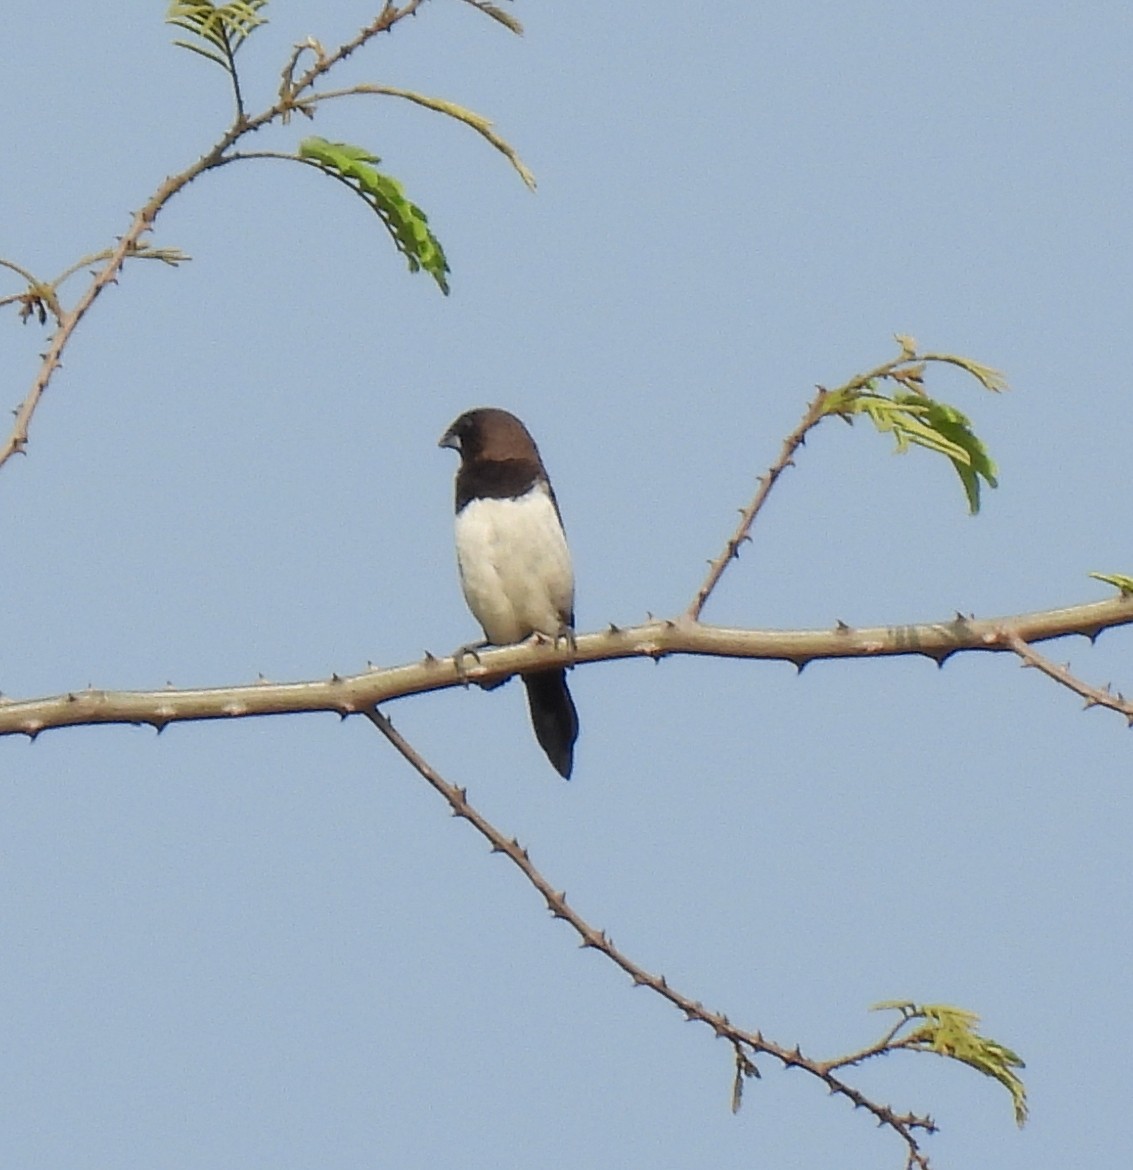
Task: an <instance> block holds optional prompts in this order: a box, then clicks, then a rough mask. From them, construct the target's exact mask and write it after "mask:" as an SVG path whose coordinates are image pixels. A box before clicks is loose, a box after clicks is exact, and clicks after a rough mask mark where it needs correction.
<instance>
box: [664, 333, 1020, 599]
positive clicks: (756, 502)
mask: <svg viewBox="0 0 1133 1170" xmlns="http://www.w3.org/2000/svg"><path fill="white" fill-rule="evenodd" d="M897 340H898V342H899V343H900V346H901V350H900V353H898V355H897V356H896V357H895V358H890V359H889V361H886V362H882V363H881V365H879V366H875V367H874V368H873V369H872V370H867V371H866V372H865V373H864V374H856V375H855V376H854V377H852V378H851V379H850V380H849V381H848V382H846V383H844V384H843V385H841V386H838V387H836V388H835V389H834V390H826V389H825V388H824V387H822V386H820V387H819V388H818V393H817V394H816V395H815V397H814V398H812V399H811V401H810V402H809V403H808V404H807V408H806V411H805V412H804V414H803V417H802V419H801V420H800V421H799V424H798V426H797V427H795V429H794V430H793V431H791V433H790V434H789V435H788V436H787V437H786V438H785V439H784V440H783V445H782V447H781V448H780V450H779V456H778V458H777V459H776V460H775V462H774V463H772V464H771V466H770V467H769V468H768V469H767V471H766V472H765V474H763V475H761V476H760V477H759V479H758V480H757V486H756V491H755V495H754V496H753V497H752V500H751V503H749V504H748V505H747V506H746V507H744V508H741V509H740V522H739V525H738V526H737V528H736V530H735V532H733V533H732V535H731V536H730V537H729V538H728V541H727V543H726V544H725V545H724V548H723V551H722V552H721V553H720V555H719V556H718V557H716V558H715V559H714V560H712V561H709V563H708V576H707V577H706V578H705V580H704V583H703V584H702V585H701V586H700V588H699V589H698V590H697V592H696V596H695V597H694V598H693V599H692V602H691V603H690V604H689V607H688V609H687V610H686V611H685V617H686V618H688V619H690V620H691V621H699V619H700V614H701V611H702V610H703V609H704V605H705V603H706V602H707V601H708V598H709V597H710V596H711V595H712V592H713V590H714V589H715V588H716V586H717V585H718V584H719V583H720V578H721V577H723V575H724V573H725V571H726V570H727V568H728V566H729V565H730V564H731V563H732V561H734V560H738V559H739V555H740V549H741V548H742V547H743V545H744V544H745V543H747V542H749V541H750V540H751V529H752V525H753V524H754V523H755V519H756V517H757V516H758V515H759V513H760V512H761V511H762V509H763V506H764V504H766V502H767V497H768V496H769V495H770V494H771V489H772V488H773V487H774V486H775V484H776V483H777V482H778V481H779V478H780V476H781V475H782V474H783V472H784V471H786V470H787V468H788V467H793V466H794V465H795V454H796V453H797V452H798V450H799V448H800V447H802V446H803V445H804V444H805V443H806V439H807V436H808V435H809V434H810V432H811V431H812V430H814V428H815V427H816V426H818V424H819V423H820V422H822V420H823V419H825V418H829V417H831V416H833V415H839V416H841V417H844V418H845V417H846V416H845V415H844V414H842V411H841V410H840V409H839V407H838V405H837V404H838V403H842V404H843V405H844V404H845V403H846V402H847V401H849V400H852V399H853V398H854V397H856V396H857V395H859V394H861V393H863V392H865V391H868V390H870V389H871V388H872V387H873V385H874V383H876V382H883V381H886V380H889V381H893V382H896V383H898V384H899V385H900V386H901V387H903V388H904V389H905V390H907V391H912V392H915V393H923V386H922V375H923V374H924V369H925V366H926V365H927V364H928V363H930V362H935V363H938V364H943V365H952V366H959V367H960V368H961V369H963V370H965V371H967V373H969V374H971V375H972V376H973V377H974V378H976V379H977V380H978V381H980V382H981V383H982V384H983V385H984V386H986V387H987V388H988V389H989V390H1000V389H1003V385H1004V383H1003V381H1002V378H1001V377H1000V375H999V374H997V373H996V371H994V370H991V369H989V368H988V367H986V366H982V365H980V364H979V363H977V362H972V361H969V360H968V359H966V358H958V357H955V356H953V355H951V354H942V353H918V352H917V345H916V342H915V341H914V340H913V339H912V338H911V337H903V336H898V338H897ZM847 421H850V420H849V419H848V418H847Z"/></svg>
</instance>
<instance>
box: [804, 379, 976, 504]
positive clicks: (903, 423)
mask: <svg viewBox="0 0 1133 1170" xmlns="http://www.w3.org/2000/svg"><path fill="white" fill-rule="evenodd" d="M823 413H825V414H838V415H841V416H842V417H843V418H845V419H847V420H849V421H853V418H854V416H856V415H860V414H864V415H866V417H867V418H868V419H869V420H870V422H872V423H873V425H874V426H875V427H876V428H877V430H878V431H880V432H881V433H882V434H891V435H892V436H893V438H894V440H895V441H896V444H897V451H898V453H899V454H903V453H904V452H905V451H907V450H908V449H909V447H910V446H916V447H924V448H925V449H926V450H928V451H935V452H936V453H937V454H938V455H943V456H944V457H945V458H946V459H948V460H949V461H950V462H951V463H952V466H953V467H954V468H955V469H956V474H957V475H958V476H959V477H960V482H961V484H962V485H963V487H964V493H965V495H966V496H967V497H968V508H969V510H970V511H971V512H972V513H973V514H974V513H976V512H978V511H979V510H980V480H981V479H982V480H983V481H984V482H986V483H987V484H988V486H989V487H996V486H997V484H998V480H997V478H996V477H997V470H996V466H995V463H994V462H993V461H992V458H991V456H990V455H989V454H988V451H987V448H986V447H985V446H984V444H983V443H982V442H981V440H980V439H979V438H978V437H977V436H976V435H975V434H974V432H973V431H972V424H971V422H970V421H969V420H968V417H967V416H966V415H965V414H963V413H962V412H961V411H959V410H957V409H956V408H955V407H954V406H949V405H948V404H947V403H946V402H938V401H937V400H936V399H934V398H929V397H928V395H927V394H925V393H924V392H923V391H921V392H918V393H915V394H913V393H904V392H899V393H897V394H894V395H893V397H892V398H890V397H887V396H886V395H884V394H881V393H878V392H877V390H876V387H875V383H874V382H873V381H868V382H866V383H864V389H860V390H859V389H856V388H843V389H841V390H835V391H833V392H832V393H831V394H829V395H828V396H827V399H826V401H825V402H824V403H823Z"/></svg>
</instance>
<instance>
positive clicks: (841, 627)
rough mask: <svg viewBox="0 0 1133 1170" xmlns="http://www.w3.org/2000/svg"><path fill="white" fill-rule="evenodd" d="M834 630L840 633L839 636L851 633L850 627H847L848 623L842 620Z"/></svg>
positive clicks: (839, 620)
mask: <svg viewBox="0 0 1133 1170" xmlns="http://www.w3.org/2000/svg"><path fill="white" fill-rule="evenodd" d="M834 629H835V632H836V633H839V634H848V633H849V632H850V627H849V626H848V625H846V623H845V622H844V621H842V619H841V618H839V619H838V623H837V625H836V626H835V627H834Z"/></svg>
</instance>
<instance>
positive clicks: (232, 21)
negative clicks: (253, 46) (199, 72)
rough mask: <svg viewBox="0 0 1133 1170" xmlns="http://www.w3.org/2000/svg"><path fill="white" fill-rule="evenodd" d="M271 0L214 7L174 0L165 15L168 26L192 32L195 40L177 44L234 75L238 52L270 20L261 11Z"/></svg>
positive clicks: (198, 0) (235, 0) (201, 0)
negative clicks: (253, 33) (235, 59)
mask: <svg viewBox="0 0 1133 1170" xmlns="http://www.w3.org/2000/svg"><path fill="white" fill-rule="evenodd" d="M267 3H268V0H232V3H230V4H212V3H210V2H209V0H174V3H172V4H170V5H169V9H168V11H167V12H166V15H165V20H166V23H168V24H172V25H176V26H177V27H178V28H183V29H184V30H185V31H186V32H187V33H190V34H191V35H192V37H193V38H194V39H193V40H189V41H174V42H173V43H174V44H175V45H178V46H179V47H180V48H182V49H188V50H189V51H190V52H191V53H199V54H200V55H201V56H202V57H205V58H207V59H208V60H209V61H215V62H216V63H217V64H218V65H219V66H220V67H221V68H222V69H224V70H225V71H226V72H228V73H234V72H235V69H236V66H235V61H234V58H235V56H236V52H237V50H238V49H239V48H240V46H241V45H242V44H243V43H244V42H245V41H246V40H247V39H248V37H249V36H250V35H251V33H252V32H253V31H254V30H255V29H257V28H259V26H260V25H261V24H267V17H266V16H261V15H260V12H261V10H262V9H263V8H266V7H267Z"/></svg>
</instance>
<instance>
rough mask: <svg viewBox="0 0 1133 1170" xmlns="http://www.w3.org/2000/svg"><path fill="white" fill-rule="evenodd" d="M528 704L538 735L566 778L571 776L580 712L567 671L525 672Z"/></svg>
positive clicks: (543, 746) (544, 748) (550, 757)
mask: <svg viewBox="0 0 1133 1170" xmlns="http://www.w3.org/2000/svg"><path fill="white" fill-rule="evenodd" d="M523 685H524V686H525V687H526V688H527V705H528V707H530V709H531V723H532V725H533V726H534V728H535V738H536V739H537V740H538V741H539V746H540V747H541V748H542V749H543V750H544V751H545V752H546V753H547V758H548V759H549V760H550V761H551V763H552V764H553V765H554V767H555V771H556V772H558V774H559V775H560V776H562V777H563V779H564V780H569V779H570V770H571V767H572V765H573V763H574V741H575V740H576V739H578V712H577V711H576V710H575V709H574V700H573V699H572V698H571V697H570V691H568V690H567V684H566V671H565V670H541V671H539V672H538V673H537V674H525V675H524V676H523Z"/></svg>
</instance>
